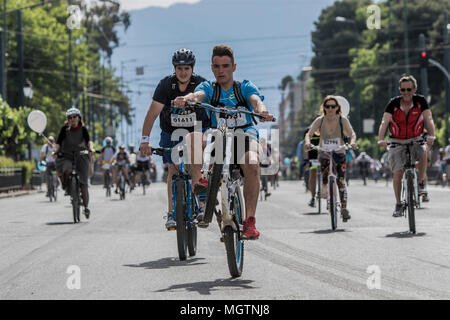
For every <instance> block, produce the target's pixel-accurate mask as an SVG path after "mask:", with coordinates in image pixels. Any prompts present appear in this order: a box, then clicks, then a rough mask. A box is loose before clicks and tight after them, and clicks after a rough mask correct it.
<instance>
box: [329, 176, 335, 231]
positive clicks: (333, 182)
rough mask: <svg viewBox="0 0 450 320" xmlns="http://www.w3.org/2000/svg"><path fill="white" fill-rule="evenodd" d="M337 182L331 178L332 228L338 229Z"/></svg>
mask: <svg viewBox="0 0 450 320" xmlns="http://www.w3.org/2000/svg"><path fill="white" fill-rule="evenodd" d="M335 183H336V182H335V181H334V180H333V179H331V180H330V182H329V189H330V190H329V192H330V216H331V229H333V230H336V228H337V208H336V190H335V189H336V188H335Z"/></svg>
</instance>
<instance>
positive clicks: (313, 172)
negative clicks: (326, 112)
mask: <svg viewBox="0 0 450 320" xmlns="http://www.w3.org/2000/svg"><path fill="white" fill-rule="evenodd" d="M309 130H310V128H308V129H307V130H306V131H305V137H306V135H307V134H308V132H309ZM319 142H320V132H314V133H313V135H312V137H311V144H312V145H313V146H318V145H319ZM304 153H305V156H304V157H305V161H306V167H307V168H309V180H308V186H309V191H310V192H311V200H310V201H309V202H308V205H309V206H310V207H313V208H314V207H315V206H316V180H317V167H316V166H313V165H312V163H311V160H316V159H317V157H318V156H319V154H318V152H317V150H309V151H307V150H306V149H305V151H304Z"/></svg>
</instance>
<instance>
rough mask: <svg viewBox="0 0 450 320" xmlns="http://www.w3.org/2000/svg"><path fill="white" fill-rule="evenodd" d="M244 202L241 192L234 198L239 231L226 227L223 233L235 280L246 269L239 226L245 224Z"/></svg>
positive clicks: (234, 209) (229, 266)
mask: <svg viewBox="0 0 450 320" xmlns="http://www.w3.org/2000/svg"><path fill="white" fill-rule="evenodd" d="M241 205H242V201H241V196H240V192H239V191H238V192H236V193H235V197H234V206H233V211H234V218H235V223H237V224H238V226H237V227H238V231H234V230H233V228H232V227H231V226H226V227H225V229H224V232H223V240H224V243H225V251H226V253H227V262H228V270H229V271H230V275H231V276H232V277H233V278H237V277H240V276H241V275H242V270H243V268H244V241H243V240H242V239H241V235H240V231H239V225H241V224H242V223H243V217H242V207H241Z"/></svg>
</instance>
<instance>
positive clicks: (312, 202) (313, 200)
mask: <svg viewBox="0 0 450 320" xmlns="http://www.w3.org/2000/svg"><path fill="white" fill-rule="evenodd" d="M308 206H310V207H311V208H314V207H315V206H316V199H314V198H311V200H310V201H309V202H308Z"/></svg>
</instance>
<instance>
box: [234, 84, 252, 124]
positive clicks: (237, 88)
mask: <svg viewBox="0 0 450 320" xmlns="http://www.w3.org/2000/svg"><path fill="white" fill-rule="evenodd" d="M233 91H234V96H235V97H236V100H237V102H238V104H237V105H236V106H243V107H245V108H247V109H248V110H250V108H249V106H248V103H247V100H245V98H244V96H243V95H242V89H241V82H240V81H234V82H233ZM251 117H252V120H253V122H254V124H257V123H258V121H256V118H255V117H254V116H251Z"/></svg>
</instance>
